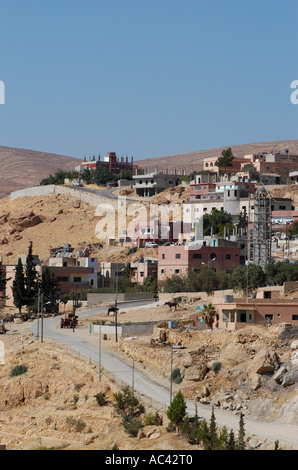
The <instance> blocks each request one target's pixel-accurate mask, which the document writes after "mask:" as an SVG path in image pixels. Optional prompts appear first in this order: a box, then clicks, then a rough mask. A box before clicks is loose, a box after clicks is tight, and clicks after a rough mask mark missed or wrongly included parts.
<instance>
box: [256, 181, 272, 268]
mask: <svg viewBox="0 0 298 470" xmlns="http://www.w3.org/2000/svg"><path fill="white" fill-rule="evenodd" d="M252 245H253V253H252V255H253V263H254V264H258V265H260V266H262V268H264V267H265V266H266V264H267V262H268V260H269V259H270V257H271V198H270V196H269V195H268V193H267V191H266V189H265V187H264V186H259V187H258V188H257V189H256V191H255V194H254V226H253V240H252Z"/></svg>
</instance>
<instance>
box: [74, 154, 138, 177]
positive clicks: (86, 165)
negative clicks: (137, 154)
mask: <svg viewBox="0 0 298 470" xmlns="http://www.w3.org/2000/svg"><path fill="white" fill-rule="evenodd" d="M98 167H105V168H107V169H108V170H109V171H111V172H112V173H116V174H120V173H121V172H122V171H124V170H126V171H130V172H131V173H134V172H135V170H136V169H137V168H138V166H137V165H135V164H134V162H133V157H131V160H130V161H129V159H128V157H125V158H124V157H121V158H120V159H119V158H118V157H117V155H116V153H115V152H109V153H108V154H107V155H105V156H104V158H103V160H101V159H100V155H99V156H98V157H97V158H96V157H90V158H89V159H88V160H87V158H86V157H85V158H84V161H83V162H82V163H81V164H80V165H79V166H77V167H76V171H79V172H80V173H81V172H83V171H84V170H85V169H89V170H96V169H97V168H98Z"/></svg>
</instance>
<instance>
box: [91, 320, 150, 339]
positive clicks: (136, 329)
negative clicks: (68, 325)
mask: <svg viewBox="0 0 298 470" xmlns="http://www.w3.org/2000/svg"><path fill="white" fill-rule="evenodd" d="M155 323H156V322H134V323H124V324H120V325H119V326H118V325H117V333H118V335H121V336H138V335H151V334H152V333H153V329H154V325H155ZM99 329H100V330H101V334H112V335H114V334H115V332H116V328H115V325H94V324H91V326H90V331H91V333H96V334H98V333H99Z"/></svg>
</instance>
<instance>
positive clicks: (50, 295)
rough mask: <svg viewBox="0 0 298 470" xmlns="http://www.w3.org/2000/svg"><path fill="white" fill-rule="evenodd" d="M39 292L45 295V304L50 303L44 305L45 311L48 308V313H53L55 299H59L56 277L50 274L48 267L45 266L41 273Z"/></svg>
mask: <svg viewBox="0 0 298 470" xmlns="http://www.w3.org/2000/svg"><path fill="white" fill-rule="evenodd" d="M41 290H42V293H43V294H44V295H45V299H44V300H45V302H50V304H46V305H45V307H46V309H47V308H48V309H49V311H50V312H54V310H55V307H56V304H57V299H58V298H59V294H60V288H59V283H58V278H57V276H56V275H55V274H54V273H52V274H51V272H50V269H49V267H48V266H46V268H45V270H44V272H43V273H42V279H41Z"/></svg>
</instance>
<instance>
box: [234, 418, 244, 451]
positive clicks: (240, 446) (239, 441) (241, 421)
mask: <svg viewBox="0 0 298 470" xmlns="http://www.w3.org/2000/svg"><path fill="white" fill-rule="evenodd" d="M236 447H237V450H245V447H246V443H245V428H244V416H243V413H240V419H239V431H238V437H237V444H236Z"/></svg>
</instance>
